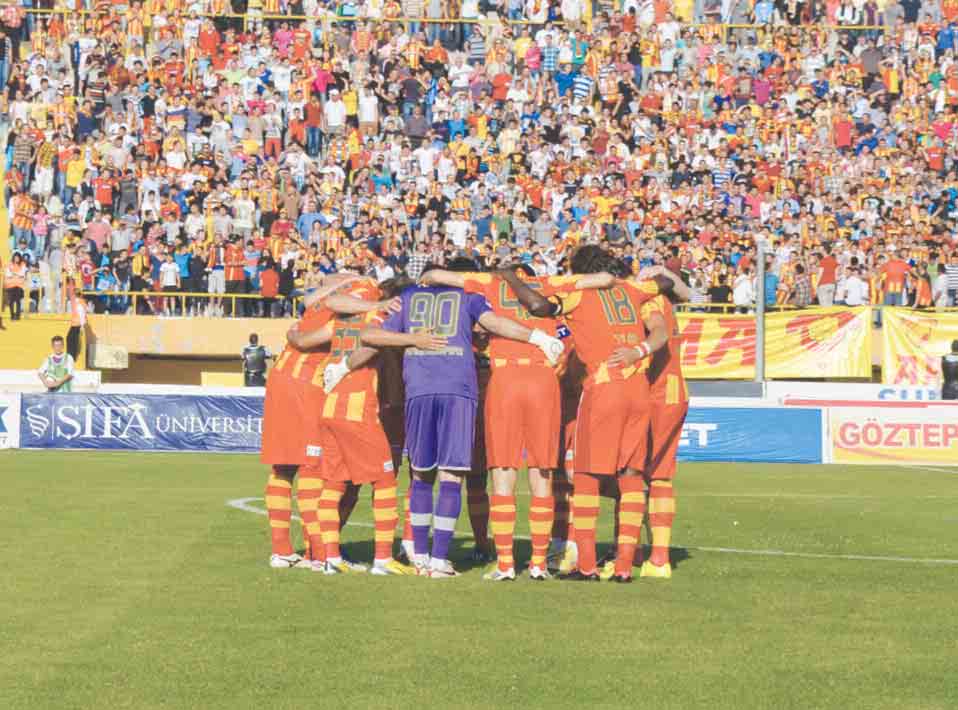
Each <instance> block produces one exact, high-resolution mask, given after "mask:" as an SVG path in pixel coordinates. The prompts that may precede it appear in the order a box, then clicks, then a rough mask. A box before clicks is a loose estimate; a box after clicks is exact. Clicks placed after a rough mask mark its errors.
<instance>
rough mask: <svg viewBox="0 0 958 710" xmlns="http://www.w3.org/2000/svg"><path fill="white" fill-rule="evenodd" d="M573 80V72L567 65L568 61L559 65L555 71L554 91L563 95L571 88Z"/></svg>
mask: <svg viewBox="0 0 958 710" xmlns="http://www.w3.org/2000/svg"><path fill="white" fill-rule="evenodd" d="M574 81H575V72H573V71H572V69H571V68H570V67H569V63H568V62H564V63H563V64H560V65H559V71H557V72H556V73H555V82H556V91H557V92H558V94H559V96H565V95H566V94H567V93H569V90H570V89H572V83H573V82H574Z"/></svg>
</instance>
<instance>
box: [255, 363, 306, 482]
mask: <svg viewBox="0 0 958 710" xmlns="http://www.w3.org/2000/svg"><path fill="white" fill-rule="evenodd" d="M305 413H306V408H305V405H304V401H303V389H302V387H298V386H297V385H296V383H295V382H293V381H292V380H291V379H289V378H288V377H286V376H285V375H282V374H279V373H276V374H274V372H270V373H269V376H268V377H267V378H266V399H265V401H264V402H263V437H262V445H261V447H260V456H259V460H260V461H262V462H263V463H265V464H271V465H274V466H282V465H288V466H299V465H301V464H304V463H306V429H305V427H304V425H303V424H304V423H303V420H304V414H305Z"/></svg>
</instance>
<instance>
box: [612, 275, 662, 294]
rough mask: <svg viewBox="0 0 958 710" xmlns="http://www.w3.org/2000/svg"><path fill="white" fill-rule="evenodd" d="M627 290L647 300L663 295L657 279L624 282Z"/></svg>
mask: <svg viewBox="0 0 958 710" xmlns="http://www.w3.org/2000/svg"><path fill="white" fill-rule="evenodd" d="M621 283H622V284H624V285H625V287H626V288H628V289H630V290H631V291H633V292H634V293H637V294H640V295H642V296H644V297H646V298H655V297H656V296H659V295H660V294H661V293H662V289H661V287H660V286H659V284H658V282H657V281H655V279H630V280H628V281H622V282H621Z"/></svg>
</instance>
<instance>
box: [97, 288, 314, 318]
mask: <svg viewBox="0 0 958 710" xmlns="http://www.w3.org/2000/svg"><path fill="white" fill-rule="evenodd" d="M80 293H81V294H82V295H83V296H85V297H86V298H87V299H88V300H89V299H97V298H119V299H123V301H125V302H126V303H127V304H128V306H129V307H130V308H131V310H132V313H134V314H137V313H139V306H140V304H141V302H143V301H159V302H160V304H159V305H160V308H162V307H163V305H162V304H163V302H168V301H172V302H173V304H174V308H175V305H176V304H178V305H179V308H180V313H181V314H186V313H187V312H188V309H189V306H190V305H195V301H194V299H195V300H196V301H203V302H204V303H205V304H207V305H211V304H215V305H222V304H224V303H229V306H230V307H229V309H228V312H229V313H232V314H234V315H235V314H237V313H239V311H237V305H238V303H237V302H243V301H246V302H251V301H252V302H255V303H262V302H269V305H273V304H276V303H285V302H286V301H287V298H286V297H285V296H282V295H279V296H276V297H275V298H272V299H270V298H268V297H266V296H263V295H262V294H259V293H208V292H205V291H204V292H196V291H175V292H172V293H169V292H166V291H81V292H80ZM288 300H290V301H291V302H292V309H293V312H294V313H298V312H299V305H300V302H301V301H302V300H303V296H301V295H297V296H294V297H292V298H290V299H288ZM191 301H193V303H191ZM147 306H148V308H149V309H150V314H148V315H157V314H155V313H153V310H154V308H153V305H150V304H147ZM197 315H202V314H200V313H197Z"/></svg>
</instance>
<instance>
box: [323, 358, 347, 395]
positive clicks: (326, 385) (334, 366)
mask: <svg viewBox="0 0 958 710" xmlns="http://www.w3.org/2000/svg"><path fill="white" fill-rule="evenodd" d="M348 374H349V367H348V366H347V365H346V358H343V359H342V360H340V361H339V362H333V363H330V364H329V365H327V366H326V369H325V370H323V391H324V392H325V393H326V394H329V393H330V392H332V391H333V390H334V389H335V388H336V385H338V384H339V383H340V382H342V380H343V378H344V377H345V376H346V375H348Z"/></svg>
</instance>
